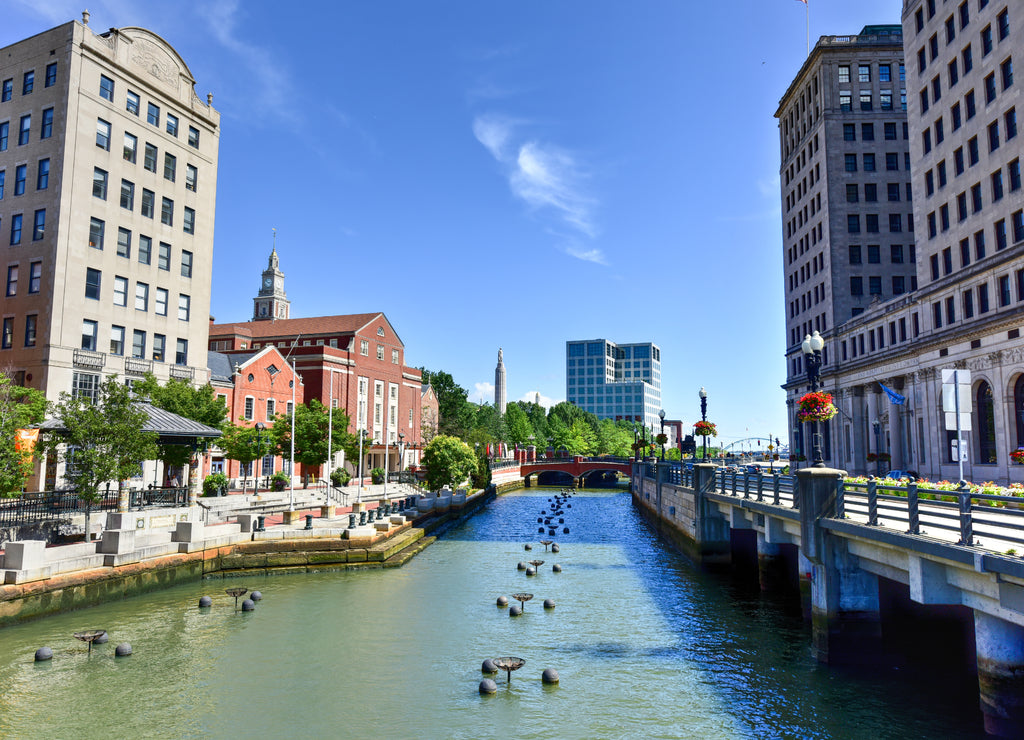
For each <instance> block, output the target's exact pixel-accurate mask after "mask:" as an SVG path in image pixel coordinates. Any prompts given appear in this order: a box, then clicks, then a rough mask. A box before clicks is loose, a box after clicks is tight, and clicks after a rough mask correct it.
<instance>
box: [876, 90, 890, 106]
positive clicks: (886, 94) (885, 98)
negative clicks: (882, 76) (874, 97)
mask: <svg viewBox="0 0 1024 740" xmlns="http://www.w3.org/2000/svg"><path fill="white" fill-rule="evenodd" d="M878 102H879V105H880V106H881V108H882V110H892V90H880V91H879V93H878Z"/></svg>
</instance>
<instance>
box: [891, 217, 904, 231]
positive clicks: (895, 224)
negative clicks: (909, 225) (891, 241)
mask: <svg viewBox="0 0 1024 740" xmlns="http://www.w3.org/2000/svg"><path fill="white" fill-rule="evenodd" d="M901 231H903V216H901V215H900V214H898V213H890V214H889V233H892V234H897V233H899V232H901Z"/></svg>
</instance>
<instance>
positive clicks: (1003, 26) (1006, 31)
mask: <svg viewBox="0 0 1024 740" xmlns="http://www.w3.org/2000/svg"><path fill="white" fill-rule="evenodd" d="M996 27H997V28H998V29H999V40H1000V41H1002V40H1003V39H1005V38H1006V37H1007V36H1009V35H1010V16H1009V14H1008V13H1007V11H1006V8H1003V9H1002V11H1001V12H1000V13H999V15H997V16H996Z"/></svg>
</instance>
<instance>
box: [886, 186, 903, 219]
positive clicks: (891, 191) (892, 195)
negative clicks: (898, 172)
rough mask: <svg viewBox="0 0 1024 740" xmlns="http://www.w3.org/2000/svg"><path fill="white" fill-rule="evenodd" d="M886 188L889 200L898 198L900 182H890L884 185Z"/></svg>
mask: <svg viewBox="0 0 1024 740" xmlns="http://www.w3.org/2000/svg"><path fill="white" fill-rule="evenodd" d="M886 190H887V193H888V198H889V200H890V201H898V200H899V199H900V184H899V183H898V182H890V183H889V184H888V185H887V186H886ZM890 220H891V219H890Z"/></svg>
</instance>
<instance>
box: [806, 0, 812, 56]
mask: <svg viewBox="0 0 1024 740" xmlns="http://www.w3.org/2000/svg"><path fill="white" fill-rule="evenodd" d="M804 17H805V19H806V21H807V56H810V55H811V3H810V1H809V0H804Z"/></svg>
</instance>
